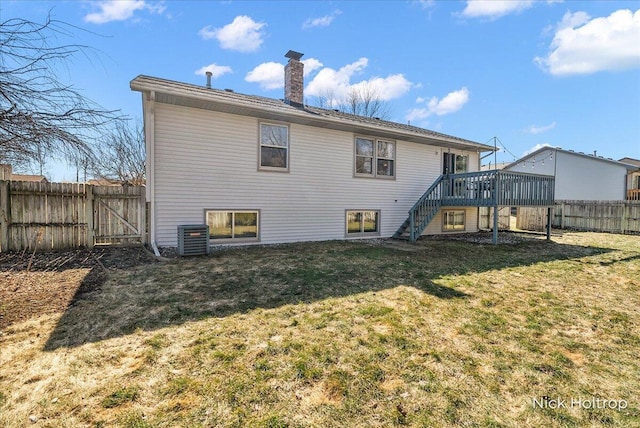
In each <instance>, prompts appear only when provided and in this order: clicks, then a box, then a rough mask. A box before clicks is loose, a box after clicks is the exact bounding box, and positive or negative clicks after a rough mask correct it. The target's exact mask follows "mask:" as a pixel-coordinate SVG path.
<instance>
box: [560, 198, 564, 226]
mask: <svg viewBox="0 0 640 428" xmlns="http://www.w3.org/2000/svg"><path fill="white" fill-rule="evenodd" d="M560 229H564V202H563V203H562V205H560Z"/></svg>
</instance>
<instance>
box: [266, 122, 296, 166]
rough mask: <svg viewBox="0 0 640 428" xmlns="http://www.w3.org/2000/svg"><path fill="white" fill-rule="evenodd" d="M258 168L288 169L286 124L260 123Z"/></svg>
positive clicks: (287, 133) (287, 130)
mask: <svg viewBox="0 0 640 428" xmlns="http://www.w3.org/2000/svg"><path fill="white" fill-rule="evenodd" d="M259 168H260V169H263V170H272V171H288V170H289V128H288V127H287V126H283V125H274V124H271V123H261V124H260V163H259Z"/></svg>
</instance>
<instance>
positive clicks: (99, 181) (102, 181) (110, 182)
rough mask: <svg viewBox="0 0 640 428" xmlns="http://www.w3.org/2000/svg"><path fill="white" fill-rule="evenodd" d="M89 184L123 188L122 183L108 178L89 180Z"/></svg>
mask: <svg viewBox="0 0 640 428" xmlns="http://www.w3.org/2000/svg"><path fill="white" fill-rule="evenodd" d="M87 184H90V185H92V186H122V182H120V181H118V180H111V179H108V178H91V179H89V180H87Z"/></svg>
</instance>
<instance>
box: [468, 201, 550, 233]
mask: <svg viewBox="0 0 640 428" xmlns="http://www.w3.org/2000/svg"><path fill="white" fill-rule="evenodd" d="M479 210H480V212H479V214H480V219H479V222H478V227H479V228H480V229H492V228H493V208H492V207H480V208H479ZM545 211H546V210H545ZM510 228H511V207H500V208H498V229H499V230H509V229H510Z"/></svg>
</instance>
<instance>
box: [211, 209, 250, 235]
mask: <svg viewBox="0 0 640 428" xmlns="http://www.w3.org/2000/svg"><path fill="white" fill-rule="evenodd" d="M206 218H207V225H209V239H211V240H222V241H224V240H234V241H235V240H241V241H257V240H258V237H259V234H258V232H259V224H260V222H259V219H260V212H259V211H219V210H208V211H206Z"/></svg>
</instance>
